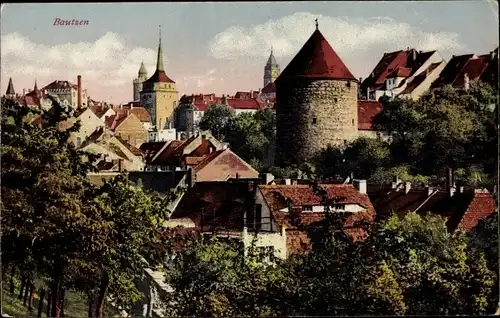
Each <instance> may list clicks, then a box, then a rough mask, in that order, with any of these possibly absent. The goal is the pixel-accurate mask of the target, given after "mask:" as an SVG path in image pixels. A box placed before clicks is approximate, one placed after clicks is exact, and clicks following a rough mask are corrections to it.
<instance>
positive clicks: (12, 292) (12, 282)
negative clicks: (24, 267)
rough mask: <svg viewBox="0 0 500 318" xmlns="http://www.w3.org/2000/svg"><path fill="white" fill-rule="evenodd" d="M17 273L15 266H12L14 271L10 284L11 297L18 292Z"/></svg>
mask: <svg viewBox="0 0 500 318" xmlns="http://www.w3.org/2000/svg"><path fill="white" fill-rule="evenodd" d="M15 275H16V269H15V266H12V272H11V274H10V279H9V284H10V286H9V287H10V297H14V293H15V292H16V286H15V285H14V276H15Z"/></svg>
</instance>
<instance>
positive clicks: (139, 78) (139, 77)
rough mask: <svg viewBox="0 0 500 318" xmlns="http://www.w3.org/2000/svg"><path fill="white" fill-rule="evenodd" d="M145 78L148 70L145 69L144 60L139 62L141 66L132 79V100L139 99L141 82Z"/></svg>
mask: <svg viewBox="0 0 500 318" xmlns="http://www.w3.org/2000/svg"><path fill="white" fill-rule="evenodd" d="M147 79H148V72H147V71H146V67H145V66H144V62H141V68H140V69H139V73H138V74H137V78H136V79H134V102H137V101H139V100H140V99H141V95H140V93H141V91H142V83H143V82H144V81H145V80H147Z"/></svg>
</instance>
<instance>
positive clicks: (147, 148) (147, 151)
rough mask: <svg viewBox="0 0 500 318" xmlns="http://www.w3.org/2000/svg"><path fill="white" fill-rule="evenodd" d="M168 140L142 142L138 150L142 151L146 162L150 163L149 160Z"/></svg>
mask: <svg viewBox="0 0 500 318" xmlns="http://www.w3.org/2000/svg"><path fill="white" fill-rule="evenodd" d="M167 143H168V142H167V141H154V142H144V143H142V144H141V146H140V147H139V150H140V151H141V152H142V153H143V155H144V159H145V160H146V163H150V160H151V159H153V157H154V156H156V154H157V153H158V151H160V149H162V148H163V147H164V146H165V145H166V144H167Z"/></svg>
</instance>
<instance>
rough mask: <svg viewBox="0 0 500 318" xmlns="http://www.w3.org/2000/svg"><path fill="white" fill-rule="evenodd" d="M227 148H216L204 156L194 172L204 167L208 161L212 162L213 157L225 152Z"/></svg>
mask: <svg viewBox="0 0 500 318" xmlns="http://www.w3.org/2000/svg"><path fill="white" fill-rule="evenodd" d="M226 150H227V149H222V150H216V151H214V152H212V153H211V154H209V155H207V156H205V157H204V158H203V160H201V161H200V162H199V163H198V164H197V165H196V167H195V168H194V170H195V171H196V172H199V171H200V170H201V169H203V168H205V167H206V166H207V165H208V164H209V163H210V162H212V161H213V160H214V159H215V158H217V157H218V156H219V155H221V154H222V153H223V152H225V151H226Z"/></svg>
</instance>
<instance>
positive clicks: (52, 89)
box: [34, 75, 88, 108]
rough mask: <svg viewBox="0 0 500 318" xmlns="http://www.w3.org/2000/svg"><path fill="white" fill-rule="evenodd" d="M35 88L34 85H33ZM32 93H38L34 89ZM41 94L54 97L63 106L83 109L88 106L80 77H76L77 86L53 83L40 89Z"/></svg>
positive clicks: (67, 83) (58, 82)
mask: <svg viewBox="0 0 500 318" xmlns="http://www.w3.org/2000/svg"><path fill="white" fill-rule="evenodd" d="M35 86H36V85H35ZM34 91H38V90H37V89H36V88H35V89H34ZM41 92H42V93H43V94H48V95H51V96H54V97H56V99H57V100H58V101H59V103H61V105H63V106H71V107H72V108H85V107H87V106H88V96H87V90H86V89H83V87H82V76H81V75H78V76H77V84H76V85H75V84H72V83H71V82H69V81H59V80H58V81H54V82H52V83H50V84H48V85H47V86H45V87H43V88H42V89H41Z"/></svg>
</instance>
